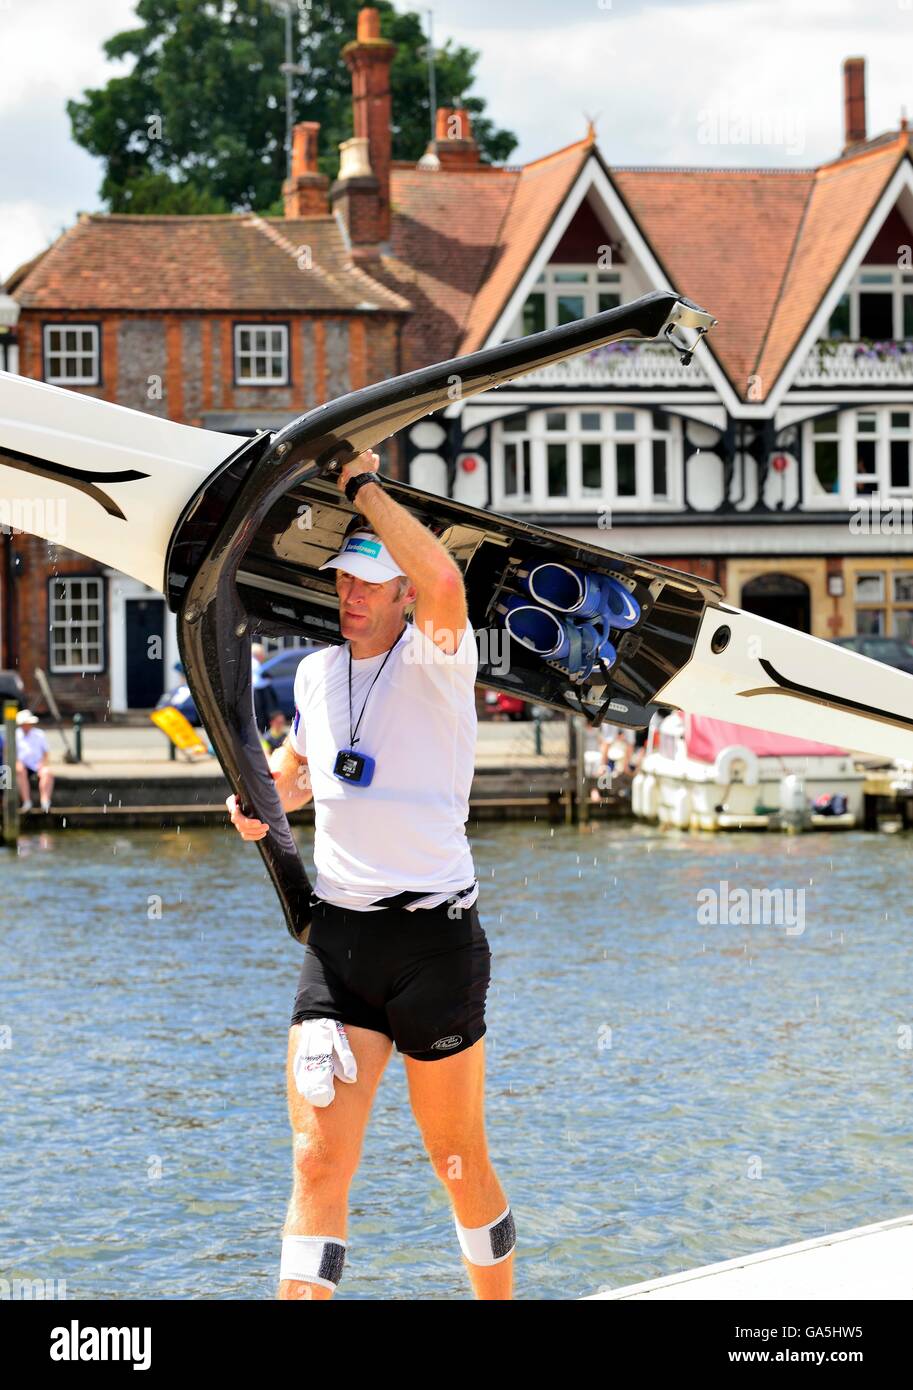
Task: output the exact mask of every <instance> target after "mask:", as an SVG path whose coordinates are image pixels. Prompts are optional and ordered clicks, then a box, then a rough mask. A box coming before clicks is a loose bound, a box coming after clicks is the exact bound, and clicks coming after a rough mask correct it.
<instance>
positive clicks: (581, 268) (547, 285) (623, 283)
mask: <svg viewBox="0 0 913 1390" xmlns="http://www.w3.org/2000/svg"><path fill="white" fill-rule="evenodd" d="M607 242H608V239H607ZM626 271H627V267H626V266H623V265H606V266H595V265H592V264H577V263H575V262H567V263H566V264H563V263H557V264H552V265H547V266H546V267H545V269H544V270H543V272H542V274H541V275H540V276H539V277H538V279H537V280H536V281H535V283H534V284H532V285H530V287H529V291H528V293H527V298H529V295H531V294H544V295H545V327H546V328H557V327H558V300H559V299H560V298H561V297H562V296H563V295H580V296H581V297H582V298H583V315H582V317H583V318H591V317H592V316H593V315H594V314H599V313H605V312H606V311H605V310H604V309H600V308H599V295H600V294H617V295H618V301H619V304H624V303H625V301H626V300H627V299H629V298H631V297H632V292H631V286H630V283H629V277H628V275H627V274H626ZM563 275H575V276H580V277H581V278H580V279H579V280H576V281H572V280H561V279H560V277H561V276H563ZM522 336H523V305H521V306H520V309H519V312H518V313H517V317H516V318H515V320H514V323H513V331H512V333H511V334H510V335H508V339H507V341H509V340H510V338H511V337H517V338H519V337H522Z"/></svg>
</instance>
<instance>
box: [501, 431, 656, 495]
mask: <svg viewBox="0 0 913 1390" xmlns="http://www.w3.org/2000/svg"><path fill="white" fill-rule="evenodd" d="M493 439H494V462H495V467H494V491H495V494H496V495H495V497H494V499H493V505H494V507H495V508H496V509H497V508H498V507H499V506H503V507H505V508H509V509H514V510H515V509H520V510H523V509H524V508H525V509H526V510H536V511H543V510H544V511H548V510H553V511H566V510H578V511H586V510H587V509H590V510H593V509H598V508H599V507H601V506H617V507H619V508H621V509H627V510H629V511H638V510H641V509H645V508H651V507H660V508H665V509H667V510H669V509H672V508H674V507H675V506H680V505H681V467H680V462H679V460H680V455H681V436H680V429H679V424H678V421H677V420H676V419H674V417H672V416H669V415H666V414H665V413H664V412H662V411H656V412H652V411H649V410H632V409H620V410H619V409H606V408H600V409H595V408H594V409H583V408H578V407H574V408H573V409H571V408H567V409H561V410H538V411H529V412H527V413H525V414H518V415H512V416H508V417H507V418H506V419H504V420H501V421H498V422H496V424H495V426H494V430H493Z"/></svg>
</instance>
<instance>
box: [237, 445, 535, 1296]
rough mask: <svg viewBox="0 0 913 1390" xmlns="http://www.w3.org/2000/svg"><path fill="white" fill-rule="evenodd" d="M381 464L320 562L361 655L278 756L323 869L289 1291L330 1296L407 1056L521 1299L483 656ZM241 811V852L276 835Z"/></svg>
mask: <svg viewBox="0 0 913 1390" xmlns="http://www.w3.org/2000/svg"><path fill="white" fill-rule="evenodd" d="M379 462H380V461H379V459H378V456H377V455H376V454H374V453H366V454H362V455H361V456H360V457H359V458H357V459H355V460H353V461H352V462H351V463H349V464H347V465H346V467H345V468H344V470H343V473H342V475H341V477H340V479H339V487H340V490H341V491H345V493H346V495H347V497H348V498H349V500H350V501H351V503H352V505H353V507H354V508H355V510H356V511H357V512H358V513H360V516H361V518H364V520H360V521H359V522H356V527H357V529H356V530H354V531H351V532H350V533H348V534H347V536H346V537H345V538H344V540H343V545H342V548H341V549H340V551H339V553H338V554H337V555H336V556H334V557H333V558H332V559H330V560H328V561H327V562H326V564H325V565H323V566H322V568H323V569H330V568H332V569H334V570H335V573H336V589H337V593H338V595H339V617H340V631H341V633H342V636H343V637H344V638H345V639H346V642H345V643H344V644H343V645H340V646H333V647H328V648H326V649H324V650H322V651H320V652H317V653H314V654H311V655H309V656H307V657H305V658H304V660H303V661H302V663H301V665H300V666H299V668H298V673H297V676H296V680H295V703H296V714H295V719H294V722H293V726H292V731H291V733H290V735H289V738H288V740H287V741H286V742H285V743H284V744H283V745H282V747H280V748H279V749H278V750H277V751H276V752H275V753H274V754H273V756H272V758H271V760H270V767H271V770H272V773H273V777H274V778H275V781H276V786H277V791H278V792H279V796H280V798H281V800H282V804H283V806H284V807H285V809H286V810H287V811H291V810H295V809H297V808H298V807H299V806H303V805H304V804H305V803H306V802H307V801H309V800H311V798H312V796H313V800H314V808H315V836H314V862H315V865H316V868H317V879H316V883H315V893H314V896H313V898H312V911H313V920H312V925H311V930H310V935H309V939H308V943H307V945H306V946H305V960H304V963H303V966H302V970H301V978H300V980H299V985H298V993H297V997H296V1000H295V1006H294V1009H293V1013H292V1024H291V1028H290V1032H289V1045H288V1060H287V1086H288V1103H289V1116H290V1120H291V1126H292V1132H293V1140H294V1165H293V1166H294V1182H293V1192H292V1199H291V1203H290V1205H289V1210H288V1217H287V1220H286V1225H285V1230H284V1233H283V1242H282V1261H281V1267H280V1284H279V1296H280V1298H330V1297H331V1296H332V1294H333V1292H334V1291H335V1288H336V1285H337V1283H338V1280H339V1276H340V1274H341V1272H342V1265H343V1261H344V1257H345V1242H346V1218H347V1199H348V1189H349V1185H350V1183H351V1180H352V1178H353V1176H354V1174H355V1171H356V1168H357V1166H358V1160H359V1155H360V1151H361V1144H362V1139H363V1136H364V1131H365V1127H366V1124H367V1120H368V1115H369V1113H370V1108H371V1103H372V1100H373V1097H374V1093H375V1091H376V1089H377V1086H378V1083H379V1081H380V1078H381V1075H382V1073H383V1070H384V1067H385V1066H386V1064H387V1062H388V1061H389V1058H390V1055H391V1052H392V1050H393V1045H394V1043H395V1044H396V1047H397V1050H398V1051H399V1052H400V1053H401V1054H402V1056H403V1062H404V1065H405V1068H406V1077H407V1081H408V1085H409V1096H410V1101H411V1104H412V1110H413V1113H414V1115H415V1118H416V1121H417V1123H418V1127H419V1130H420V1133H421V1135H422V1138H423V1140H424V1143H425V1147H426V1149H427V1151H428V1155H429V1157H430V1159H431V1163H432V1166H433V1168H434V1171H435V1172H436V1174H437V1176H438V1177H439V1179H440V1180H441V1182H442V1183H443V1184H444V1186H445V1187H446V1188H447V1191H448V1194H449V1196H450V1199H451V1203H452V1208H453V1218H454V1224H455V1226H456V1230H457V1236H458V1240H459V1244H460V1247H461V1249H462V1251H463V1254H464V1257H465V1259H466V1267H467V1269H468V1272H469V1276H470V1279H471V1282H472V1286H473V1290H474V1292H475V1295H476V1297H477V1298H481V1299H507V1298H510V1297H511V1288H512V1274H513V1254H512V1251H513V1247H514V1242H515V1235H514V1225H513V1217H512V1215H511V1211H510V1206H509V1203H508V1201H507V1198H506V1196H505V1194H504V1191H503V1189H502V1187H501V1185H500V1183H499V1181H498V1178H497V1175H496V1174H495V1172H494V1169H493V1168H492V1166H491V1162H490V1160H489V1157H488V1151H487V1144H486V1137H485V1125H484V1102H483V1096H484V1075H485V1054H484V1037H483V1035H484V1033H485V1017H484V1013H485V995H486V991H487V988H488V983H489V975H490V959H491V956H490V951H489V948H488V941H487V938H486V935H485V932H484V930H483V928H482V926H481V924H480V922H479V917H478V910H477V907H476V900H477V897H478V892H479V887H478V882H477V880H476V879H475V876H474V869H473V863H472V855H471V852H470V848H469V844H468V841H467V839H466V832H465V822H466V818H467V816H468V798H469V786H470V783H471V780H472V773H473V765H474V754H475V738H476V711H475V677H476V671H477V667H478V657H477V653H476V646H475V640H474V634H473V631H472V628H471V627H470V626H469V620H468V613H467V608H466V595H465V590H464V586H463V578H462V575H461V573H460V571H459V568H458V567H457V565H456V564H455V563H454V561H453V560H452V558H451V557H450V555H449V554H448V552H447V550H446V549H445V547H444V546H443V545H441V544H440V542H439V541H438V540H437V539H436V538H435V537H434V536H433V535H432V534H431V532H430V531H429V530H428V529H427V528H426V527H425V526H423V525H422V524H421V523H420V522H419V521H417V520H416V519H415V518H414V517H412V516H411V515H410V514H409V512H407V511H406V510H405V508H403V507H401V506H400V505H399V504H398V503H397V502H395V501H394V500H393V499H392V498H391V497H390V495H389V494H388V493H387V492H386V491H385V490H384V488H383V486H382V483H381V481H380V479H379V478H378V476H377V468H378V465H379ZM413 604H414V606H415V620H414V622H409V621H407V619H406V615H405V614H406V609H407V608H410V607H411V606H412V605H413ZM228 805H229V809H230V811H231V819H232V823H233V824H234V825H235V826H236V827H237V829H238V831H239V832H240V834H241V835H242V837H243V838H244V839H246V840H258V839H260V838H262V836H264V835H265V834H267V833H268V827H267V826H266V825H265V824H264V823H263V822H261V821H259V820H257V819H252V818H248V817H245V816H244V815H243V814H242V813H241V812H240V810H239V809H238V806H237V801H236V798H235V797H229V798H228ZM334 1076H335V1077H336V1079H337V1080H339V1081H342V1082H343V1083H349V1084H342V1085H338V1086H334V1083H333V1078H334Z"/></svg>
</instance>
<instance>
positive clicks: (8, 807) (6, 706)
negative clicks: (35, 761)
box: [0, 697, 19, 845]
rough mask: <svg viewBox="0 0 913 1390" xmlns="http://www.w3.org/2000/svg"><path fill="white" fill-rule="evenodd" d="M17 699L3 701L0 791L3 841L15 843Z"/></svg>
mask: <svg viewBox="0 0 913 1390" xmlns="http://www.w3.org/2000/svg"><path fill="white" fill-rule="evenodd" d="M18 713H19V701H18V700H13V699H11V698H9V697H7V698H5V699H4V701H3V758H4V764H5V766H6V768H7V769H8V771H6V772H5V773H4V777H3V780H4V783H6V782H9V785H8V786H4V787H3V789H2V792H0V799H2V801H3V843H4V844H5V845H15V844H16V843H17V841H18V839H19V786H18V784H17V782H16V715H17V714H18Z"/></svg>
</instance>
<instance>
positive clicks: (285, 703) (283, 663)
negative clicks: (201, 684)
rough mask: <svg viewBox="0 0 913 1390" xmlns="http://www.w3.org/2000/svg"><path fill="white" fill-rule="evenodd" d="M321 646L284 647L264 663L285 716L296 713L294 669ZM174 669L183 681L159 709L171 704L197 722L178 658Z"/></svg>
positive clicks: (313, 644)
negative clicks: (303, 658)
mask: <svg viewBox="0 0 913 1390" xmlns="http://www.w3.org/2000/svg"><path fill="white" fill-rule="evenodd" d="M321 645H322V644H321V643H320V642H308V643H305V644H304V645H302V646H300V647H285V648H284V649H283V650H282V651H278V652H273V653H272V655H271V656H268V657H267V658H266V660H265V661H264V663H263V675H264V677H265V679H267V680H268V681H269V682H270V684H271V686H272V687H273V692H274V694H275V696H276V699H277V700H278V702H279V708H280V709H281V710H282V713H283V714H284V715H285V717H286V719H291V718H292V716H293V715H294V713H295V672H296V671H297V670H298V667H299V665H300V664H301V660H302V657H305V656H311V655H312V654H313V653H314V652H317V651H320V648H321ZM175 670H176V671H178V672H179V673H180V675H181V677H182V681H181V684H180V685H176V686H175V687H174V689H173V690H169V691H166V693H165V694H164V695H163V696H162V698H161V699H160V700H159V702H158V704H157V705H156V709H163V708H164V707H165V706H166V705H172V706H173V707H174V709H176V710H178V711H179V712H180V713H181V714H183V716H184V718H185V719H187V720H188V722H189V723H191V724H197V725H198V724H199V723H200V716H199V715H198V714H197V709H196V705H195V704H194V703H193V696H192V695H191V693H190V688H189V686H188V685H187V684H186V683H185V682H184V681H183V675H184V668H183V666H182V665H181V663H180V662H179V661H177V662H175Z"/></svg>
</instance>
